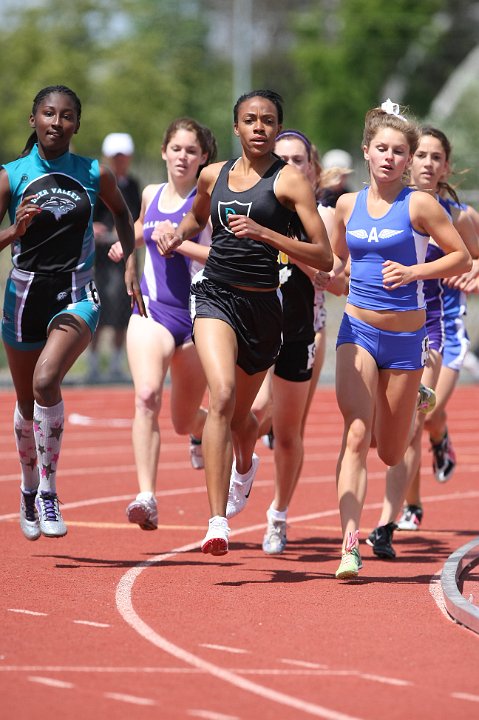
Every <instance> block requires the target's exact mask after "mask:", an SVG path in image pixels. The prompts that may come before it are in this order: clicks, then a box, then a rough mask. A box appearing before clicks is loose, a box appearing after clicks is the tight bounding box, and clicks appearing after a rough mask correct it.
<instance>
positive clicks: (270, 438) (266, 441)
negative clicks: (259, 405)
mask: <svg viewBox="0 0 479 720" xmlns="http://www.w3.org/2000/svg"><path fill="white" fill-rule="evenodd" d="M261 440H262V441H263V445H265V446H266V447H267V448H269V449H270V450H274V433H273V428H271V429H270V431H269V432H268V433H266V435H262V436H261Z"/></svg>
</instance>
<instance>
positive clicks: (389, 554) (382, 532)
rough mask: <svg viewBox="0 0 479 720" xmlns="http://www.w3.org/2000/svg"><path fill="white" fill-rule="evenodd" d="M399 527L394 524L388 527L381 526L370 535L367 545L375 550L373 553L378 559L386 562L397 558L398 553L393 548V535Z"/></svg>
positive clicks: (391, 523)
mask: <svg viewBox="0 0 479 720" xmlns="http://www.w3.org/2000/svg"><path fill="white" fill-rule="evenodd" d="M396 527H397V525H396V523H394V522H390V523H388V524H387V525H380V526H379V527H377V528H374V530H373V531H372V533H370V535H369V537H368V539H367V540H366V542H367V544H368V545H370V546H371V547H372V549H373V553H374V554H375V555H376V556H377V557H378V558H383V559H384V560H393V559H394V558H395V557H396V551H395V550H394V548H393V546H392V540H393V533H394V531H395V529H396Z"/></svg>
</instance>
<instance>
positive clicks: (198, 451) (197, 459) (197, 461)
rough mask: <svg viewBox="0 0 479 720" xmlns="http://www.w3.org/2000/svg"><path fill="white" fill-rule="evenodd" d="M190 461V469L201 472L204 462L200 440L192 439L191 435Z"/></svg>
mask: <svg viewBox="0 0 479 720" xmlns="http://www.w3.org/2000/svg"><path fill="white" fill-rule="evenodd" d="M190 460H191V467H193V468H194V469H195V470H202V469H203V468H204V466H205V461H204V460H203V449H202V447H201V440H197V439H196V438H194V437H193V435H190Z"/></svg>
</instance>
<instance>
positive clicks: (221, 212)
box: [205, 160, 295, 289]
mask: <svg viewBox="0 0 479 720" xmlns="http://www.w3.org/2000/svg"><path fill="white" fill-rule="evenodd" d="M236 162H237V161H236V160H228V162H226V163H225V164H224V165H223V167H222V168H221V170H220V173H219V175H218V179H217V181H216V183H215V186H214V188H213V192H212V194H211V222H212V225H213V234H212V238H211V250H210V254H209V256H208V260H207V261H206V265H205V276H206V277H208V278H211V279H212V280H217V281H218V282H224V283H228V284H230V285H245V286H247V287H257V288H271V289H273V288H277V287H278V284H279V264H278V251H277V250H275V248H273V247H272V246H271V245H268V244H267V243H262V242H258V241H257V240H251V239H250V238H237V237H236V236H235V235H234V233H233V232H232V231H231V230H230V229H229V225H228V215H230V214H235V215H247V216H248V217H250V218H252V220H254V221H255V222H257V223H258V224H259V225H263V226H264V227H267V228H270V229H271V230H274V231H275V232H278V233H281V234H282V235H287V234H288V228H289V225H290V222H291V219H292V217H293V216H294V214H295V213H294V212H293V211H291V210H289V209H288V208H287V207H285V206H284V205H282V204H281V203H280V202H279V201H278V200H277V198H276V195H275V193H274V185H275V181H276V178H277V177H278V175H279V173H280V171H281V169H282V168H283V167H284V165H285V163H284V162H283V160H277V161H276V162H274V163H273V164H272V165H271V167H270V168H269V169H268V170H267V171H266V173H265V174H264V176H263V177H262V178H261V179H260V180H259V181H258V182H257V183H256V185H254V186H253V187H252V188H250V189H248V190H244V191H243V192H234V191H233V190H230V189H229V187H228V175H229V172H230V170H231V168H232V167H233V165H234V164H235V163H236Z"/></svg>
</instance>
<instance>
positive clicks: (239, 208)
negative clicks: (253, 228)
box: [218, 200, 253, 234]
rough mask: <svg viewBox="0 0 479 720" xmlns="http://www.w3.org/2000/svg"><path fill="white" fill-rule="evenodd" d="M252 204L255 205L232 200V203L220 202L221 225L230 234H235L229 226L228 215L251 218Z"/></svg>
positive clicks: (219, 215)
mask: <svg viewBox="0 0 479 720" xmlns="http://www.w3.org/2000/svg"><path fill="white" fill-rule="evenodd" d="M252 204H253V203H242V202H238V201H237V200H232V201H231V202H222V201H220V202H218V217H219V219H220V223H221V224H222V225H223V227H224V228H225V229H226V230H227V231H228V232H229V233H231V234H233V231H232V230H230V226H229V224H228V215H246V216H247V217H249V214H250V210H251V205H252Z"/></svg>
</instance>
